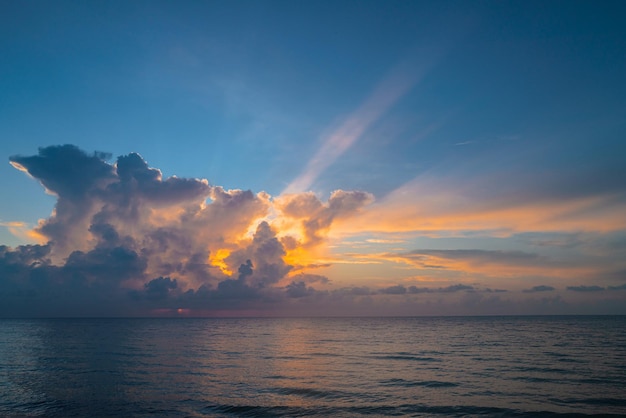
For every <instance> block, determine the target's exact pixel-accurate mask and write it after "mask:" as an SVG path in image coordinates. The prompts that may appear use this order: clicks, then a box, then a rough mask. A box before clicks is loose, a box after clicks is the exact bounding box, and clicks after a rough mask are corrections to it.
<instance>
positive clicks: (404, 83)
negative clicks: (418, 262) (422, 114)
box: [281, 57, 438, 194]
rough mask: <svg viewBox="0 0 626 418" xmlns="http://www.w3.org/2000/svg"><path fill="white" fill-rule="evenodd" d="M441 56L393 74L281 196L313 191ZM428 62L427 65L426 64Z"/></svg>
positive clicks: (324, 142) (327, 140)
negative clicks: (317, 182)
mask: <svg viewBox="0 0 626 418" xmlns="http://www.w3.org/2000/svg"><path fill="white" fill-rule="evenodd" d="M436 58H438V57H431V58H430V59H429V60H423V61H422V63H421V65H417V64H416V63H409V62H408V61H407V62H405V63H402V64H401V65H398V66H397V67H395V68H394V69H392V70H391V71H390V73H389V74H388V75H387V76H386V77H385V79H384V80H382V82H381V83H380V84H379V85H378V86H377V87H376V88H375V89H374V91H372V93H371V94H370V96H369V97H368V98H367V99H366V100H365V101H364V102H363V103H362V104H361V105H360V106H359V107H358V108H357V109H356V110H355V111H354V112H352V114H351V115H350V116H348V117H347V118H346V119H345V120H344V121H343V122H342V123H341V125H340V126H339V127H337V128H336V129H334V130H333V131H332V132H331V133H330V134H328V135H327V136H325V137H324V138H322V144H321V146H320V148H319V149H318V150H317V152H316V153H315V154H314V155H313V157H312V158H311V159H310V160H309V161H308V162H307V164H306V166H305V168H304V170H303V171H302V173H301V174H300V175H299V176H298V177H296V178H295V179H294V180H293V181H292V182H291V183H289V185H288V186H287V187H286V188H285V190H284V191H283V192H282V193H281V194H293V193H301V192H306V191H309V190H310V187H311V186H312V185H313V184H314V183H315V181H316V180H317V178H318V177H319V176H320V175H321V174H322V173H323V172H324V171H325V170H326V169H327V168H328V167H330V166H331V165H332V164H333V163H334V162H335V161H336V160H337V159H338V158H339V157H340V156H341V155H343V154H344V153H345V152H346V151H347V150H348V149H350V147H352V146H353V145H354V144H355V143H356V142H357V141H358V140H359V138H361V137H362V136H363V135H364V133H365V132H366V131H367V130H368V129H369V128H370V127H371V126H372V125H373V124H374V123H375V122H376V121H377V120H379V119H380V118H381V117H382V115H383V114H384V113H385V112H387V110H388V109H389V108H390V107H391V106H393V105H394V104H395V103H396V102H397V101H398V100H400V99H401V98H402V97H403V96H404V95H405V94H406V93H408V92H409V91H410V90H411V89H412V88H413V87H414V86H415V84H417V82H418V81H419V79H421V78H422V77H424V75H425V74H426V72H427V70H428V69H429V68H430V67H431V66H432V65H433V64H434V61H435V60H436ZM426 61H428V62H427V63H426V64H425V62H426Z"/></svg>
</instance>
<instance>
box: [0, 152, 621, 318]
mask: <svg viewBox="0 0 626 418" xmlns="http://www.w3.org/2000/svg"><path fill="white" fill-rule="evenodd" d="M111 159H112V156H111V155H109V154H105V153H101V152H96V153H91V154H89V153H86V152H84V151H82V150H80V149H79V148H77V147H75V146H72V145H62V146H52V147H47V148H41V149H40V150H39V153H38V154H37V155H35V156H26V157H24V156H13V157H11V158H10V162H11V164H12V165H13V166H15V167H16V168H18V169H19V170H22V171H24V172H26V173H27V174H28V175H30V176H31V177H33V178H34V179H35V180H37V181H38V182H40V183H41V184H42V185H43V186H44V188H45V190H46V191H47V192H48V193H50V194H52V195H54V196H55V197H56V199H57V200H56V204H55V208H54V211H53V212H52V214H51V215H50V216H49V217H48V218H47V219H44V220H41V221H40V222H39V224H38V225H37V226H36V227H35V228H34V230H33V231H32V232H33V234H36V235H37V236H38V237H41V238H42V240H41V243H40V244H38V245H22V246H18V247H16V248H10V247H7V246H2V245H0V316H76V315H79V316H81V315H82V316H85V315H89V316H100V315H149V314H151V313H155V312H161V313H162V312H169V313H174V312H177V311H178V310H179V309H181V310H182V311H184V312H187V311H186V310H191V311H189V312H192V313H194V314H199V315H204V314H206V315H211V314H213V313H214V312H217V311H219V312H234V311H235V310H239V311H241V312H257V313H258V312H264V311H265V312H282V313H293V314H305V313H306V314H312V315H313V314H321V315H329V314H333V313H338V314H346V313H347V314H375V313H381V312H385V309H388V310H387V311H386V312H395V313H401V314H416V313H430V314H436V313H446V312H447V311H446V309H447V308H450V307H451V306H452V305H445V303H446V302H442V301H445V300H449V301H454V303H461V302H462V303H464V304H465V305H463V306H464V307H465V308H467V309H468V310H471V309H474V310H476V309H478V308H477V307H478V306H480V309H482V310H481V312H483V311H484V312H490V311H489V309H488V306H487V305H480V303H484V304H491V305H489V306H492V307H493V308H494V309H495V310H494V311H493V312H496V311H497V312H500V311H503V310H505V309H506V307H507V306H517V305H514V304H512V303H513V302H516V303H518V302H519V301H513V299H511V298H513V297H517V296H514V295H513V296H511V293H508V294H506V295H503V293H504V292H505V290H503V289H496V290H491V289H489V288H487V287H484V285H476V284H475V283H478V280H483V279H482V278H479V279H476V280H474V279H472V282H471V283H473V284H472V285H469V284H466V283H464V282H466V281H467V279H466V277H467V276H462V275H461V274H456V273H458V272H463V274H468V275H469V274H472V275H473V274H474V273H476V274H482V273H484V272H489V271H492V272H493V274H496V273H497V274H500V273H502V272H505V273H506V272H510V271H512V272H515V273H516V274H517V273H519V272H522V273H528V272H530V273H535V272H540V273H541V272H543V271H546V270H545V269H547V268H549V269H562V270H563V271H564V272H565V273H568V274H569V273H571V272H572V269H575V268H576V267H577V265H576V262H573V263H565V262H557V261H555V260H553V259H551V258H547V257H543V256H540V255H538V254H535V253H532V252H522V251H486V250H471V249H466V250H430V249H423V250H414V251H409V252H397V253H384V254H380V253H379V254H365V253H363V252H359V253H358V254H355V255H354V257H355V258H356V257H361V258H360V259H358V260H359V262H362V263H366V262H367V263H372V262H376V263H390V262H397V263H402V264H404V265H403V266H402V268H406V267H407V266H408V267H409V268H417V269H429V270H432V271H436V272H437V273H445V274H449V275H448V276H444V275H443V274H442V275H441V277H440V278H441V279H442V280H440V281H438V282H437V284H439V286H429V287H418V286H415V285H413V286H406V285H401V284H396V285H392V286H390V285H389V283H387V284H386V285H385V284H382V283H378V284H377V285H376V286H374V285H372V287H368V286H359V285H357V286H348V287H339V288H333V284H334V283H333V282H331V280H330V279H329V278H328V277H326V276H325V275H322V274H313V273H312V271H315V272H320V271H323V272H325V270H324V269H328V268H334V267H332V266H331V264H332V263H334V262H335V260H336V258H334V257H333V256H332V255H331V256H328V257H326V256H324V257H316V256H311V254H315V255H317V254H318V253H317V252H316V251H318V250H320V249H323V248H325V247H324V246H322V245H321V244H323V243H325V242H326V241H327V240H328V239H329V237H332V234H333V233H334V232H335V231H336V229H337V228H342V225H345V224H347V223H350V222H351V220H353V219H359V218H360V217H362V216H363V214H364V213H365V212H367V211H369V210H370V209H371V208H372V205H373V200H374V199H373V196H372V195H371V194H369V193H367V192H364V191H344V190H336V191H334V192H333V193H332V194H331V195H330V197H329V198H328V199H327V200H324V199H322V198H320V197H319V196H317V195H315V194H313V193H310V192H304V193H293V194H286V195H281V196H278V197H272V196H270V195H268V194H267V193H264V192H258V193H254V192H252V191H250V190H238V189H234V190H226V189H224V188H223V187H220V186H217V185H212V184H210V183H209V182H208V181H207V180H204V179H194V178H178V177H169V178H164V177H163V175H162V173H161V172H160V171H159V170H158V169H156V168H153V167H150V166H149V165H148V163H147V162H146V161H145V160H144V159H143V158H142V157H141V156H140V155H139V154H137V153H131V154H128V155H124V156H120V157H118V158H116V159H115V160H113V161H111ZM374 212H376V211H374ZM357 225H358V223H357ZM359 232H361V231H359ZM368 242H369V243H371V244H381V243H384V244H389V243H390V242H391V241H389V240H386V241H384V242H381V241H380V240H378V241H377V240H375V239H373V238H372V239H369V240H368ZM394 242H395V241H394ZM620 242H621V241H620ZM620 249H621V247H616V248H615V251H616V252H619V250H620ZM398 251H401V250H398ZM320 253H321V252H320ZM346 257H349V255H345V254H344V258H343V259H342V260H343V261H345V258H346ZM342 260H338V261H342ZM603 261H604V260H603V259H601V258H598V259H597V262H598V263H600V262H603ZM571 265H573V267H570V266H571ZM608 267H610V268H611V269H612V270H611V271H613V272H615V274H614V276H611V277H608V278H606V282H605V283H620V282H621V280H620V278H622V277H623V274H620V272H621V271H622V270H623V269H622V266H621V265H619V264H618V265H610V266H608ZM490 269H492V270H490ZM507 269H508V270H507ZM568 269H569V270H568ZM450 273H452V274H450ZM565 273H564V274H565ZM455 274H456V275H455ZM396 277H397V276H396ZM482 277H485V276H484V275H483V276H482ZM540 277H542V276H540V275H537V276H536V277H534V278H533V280H540ZM572 277H582V276H572ZM594 277H595V276H594ZM368 280H371V277H370V278H368ZM400 280H402V279H400ZM576 280H578V279H576ZM617 280H620V281H617ZM370 283H371V282H370ZM446 283H453V284H450V285H446ZM483 283H485V282H483ZM577 283H586V282H585V281H584V280H581V281H580V282H577ZM587 283H588V282H587ZM598 283H600V282H598ZM567 289H568V290H570V291H573V292H579V293H582V292H594V291H600V290H611V291H614V292H608V291H607V292H604V293H599V294H598V297H604V296H603V295H606V297H607V298H613V299H611V300H610V301H609V302H610V303H613V304H615V303H616V302H615V301H616V300H618V299H619V297H620V295H621V294H622V293H621V291H622V290H624V285H622V286H608V287H600V286H585V285H581V286H570V287H568V288H567ZM554 290H555V289H554V288H552V287H550V286H545V285H544V286H535V287H533V288H531V289H526V290H525V291H523V292H518V296H520V297H523V295H522V293H534V292H549V291H554ZM556 294H557V292H554V293H553V294H551V295H555V296H554V297H553V298H548V299H550V300H557V299H558V297H559V296H558V295H556ZM428 295H431V296H428ZM570 295H571V297H577V296H576V295H574V294H573V293H571V292H570ZM526 297H527V298H528V299H531V298H532V297H530V296H526ZM435 300H439V302H436V303H442V305H435V302H434V301H435ZM546 300H547V299H546ZM390 301H391V302H390ZM481 301H482V302H481ZM312 302H315V303H312ZM385 303H390V304H391V305H393V306H387V307H385V306H383V305H384V304H385ZM450 303H452V302H450ZM533 303H539V302H536V301H535V302H533ZM546 303H548V302H546ZM559 303H560V302H559ZM598 303H599V302H598ZM444 305H445V306H444ZM303 306H306V309H308V310H306V309H305V310H302V311H299V309H303ZM607 306H608V305H607ZM612 306H613V305H612ZM465 308H463V309H465ZM455 309H456V308H455ZM459 309H461V308H459ZM559 309H561V308H559ZM563 309H565V308H563ZM565 311H566V310H563V312H565ZM450 312H452V311H450ZM454 312H457V311H454ZM458 312H459V313H460V312H462V310H459V311H458ZM468 312H469V311H468ZM559 312H561V311H559Z"/></svg>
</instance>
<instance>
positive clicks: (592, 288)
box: [567, 285, 605, 292]
mask: <svg viewBox="0 0 626 418" xmlns="http://www.w3.org/2000/svg"><path fill="white" fill-rule="evenodd" d="M567 290H571V291H574V292H600V291H602V290H605V289H604V287H602V286H595V285H594V286H584V285H581V286H567Z"/></svg>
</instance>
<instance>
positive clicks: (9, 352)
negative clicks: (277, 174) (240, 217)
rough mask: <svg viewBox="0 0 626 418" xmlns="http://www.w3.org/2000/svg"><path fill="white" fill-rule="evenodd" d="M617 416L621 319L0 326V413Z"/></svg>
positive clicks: (624, 389) (621, 390)
mask: <svg viewBox="0 0 626 418" xmlns="http://www.w3.org/2000/svg"><path fill="white" fill-rule="evenodd" d="M560 414H581V415H582V414H589V415H592V414H616V415H625V416H626V317H499V318H492V317H483V318H349V319H346V318H325V319H53V320H0V415H1V416H46V417H72V416H80V417H83V416H89V417H94V416H96V417H97V416H101V417H133V416H136V417H139V416H148V415H151V416H152V415H155V416H180V417H196V416H210V417H230V416H288V417H298V416H318V417H329V416H340V417H352V416H355V417H356V416H523V415H529V416H537V415H540V416H552V415H555V416H556V415H560Z"/></svg>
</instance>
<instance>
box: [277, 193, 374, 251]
mask: <svg viewBox="0 0 626 418" xmlns="http://www.w3.org/2000/svg"><path fill="white" fill-rule="evenodd" d="M373 200H374V197H373V195H372V194H370V193H367V192H363V191H344V190H336V191H334V192H333V193H332V194H331V195H330V199H328V202H326V203H323V202H321V201H320V200H319V198H317V196H315V194H313V193H312V192H306V193H300V194H287V195H283V196H280V197H279V198H277V199H276V205H275V206H276V208H277V209H278V210H279V211H280V212H281V215H283V216H284V217H285V218H287V219H288V220H292V221H295V222H296V223H297V224H298V226H299V228H300V231H301V233H302V235H303V237H304V241H303V244H304V245H309V246H311V245H316V244H318V243H319V242H320V241H322V240H323V239H324V234H325V233H326V232H328V230H329V229H330V227H331V225H332V223H333V221H334V220H340V219H343V218H346V217H350V216H353V215H355V214H357V213H358V212H359V211H360V209H361V208H363V207H364V206H365V205H367V204H369V203H371V202H372V201H373Z"/></svg>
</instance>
